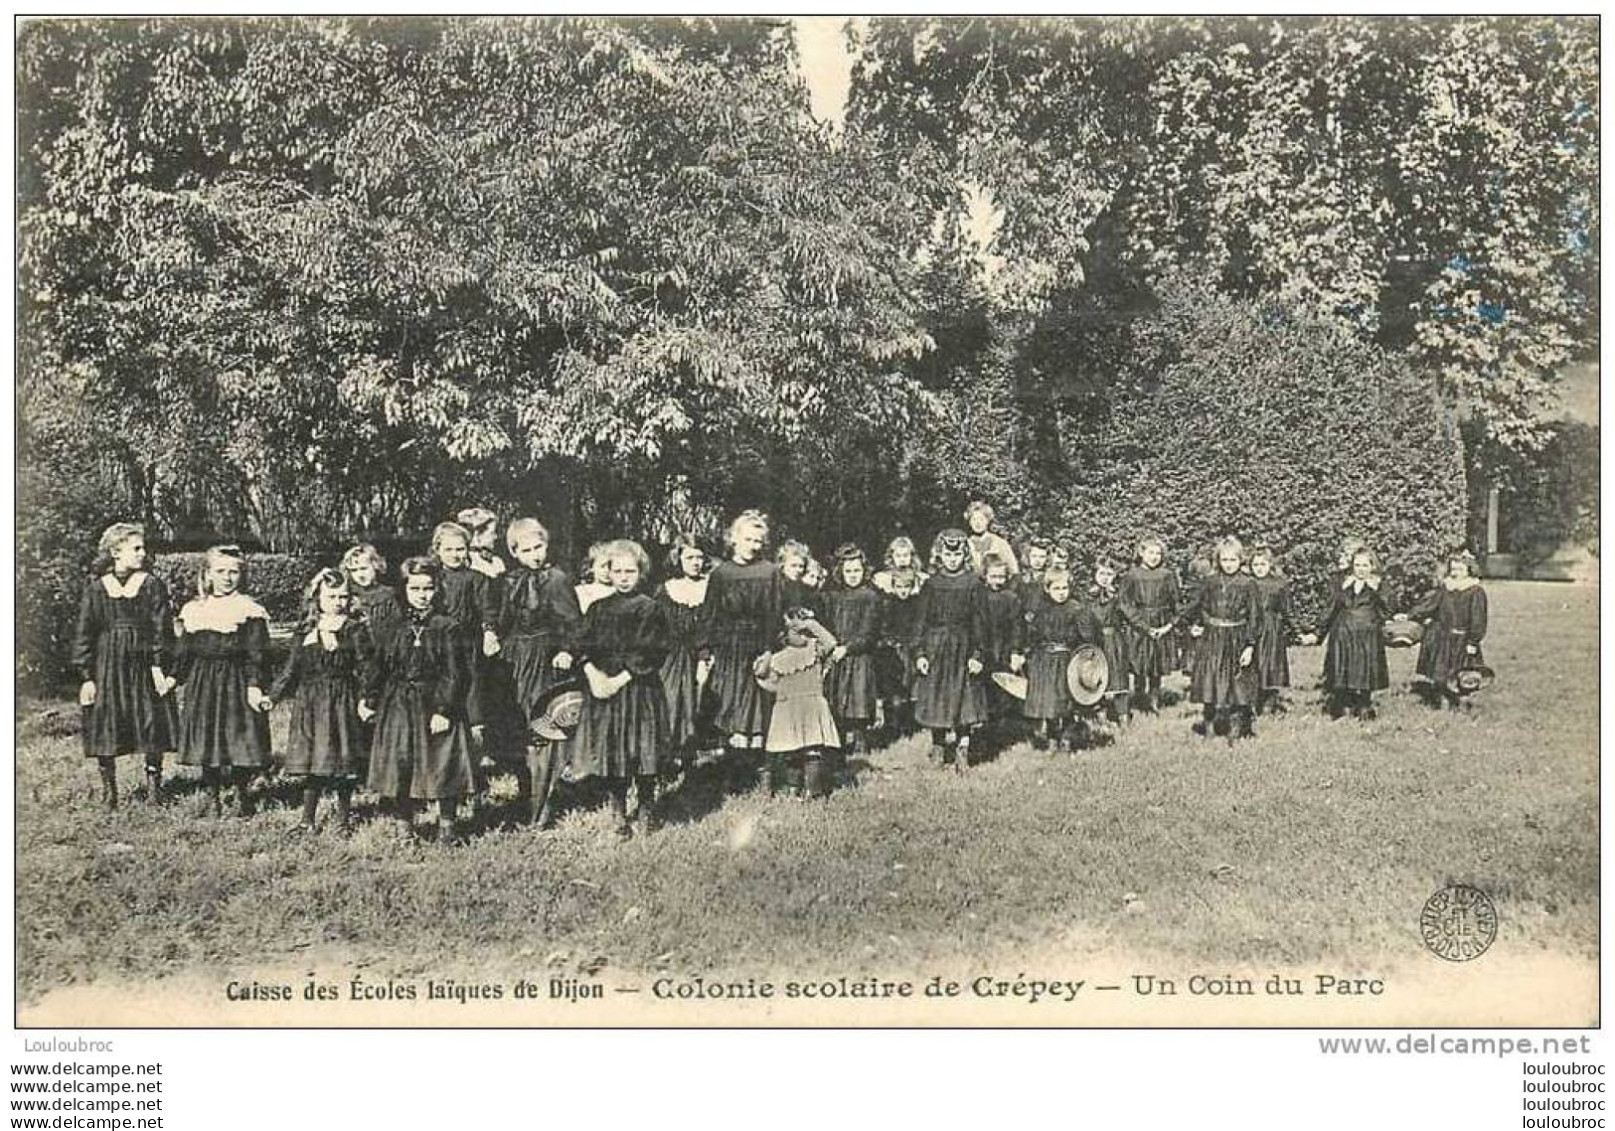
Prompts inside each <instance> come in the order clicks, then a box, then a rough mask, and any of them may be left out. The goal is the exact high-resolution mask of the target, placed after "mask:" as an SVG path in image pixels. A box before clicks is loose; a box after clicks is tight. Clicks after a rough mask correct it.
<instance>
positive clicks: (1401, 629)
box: [1385, 620, 1424, 648]
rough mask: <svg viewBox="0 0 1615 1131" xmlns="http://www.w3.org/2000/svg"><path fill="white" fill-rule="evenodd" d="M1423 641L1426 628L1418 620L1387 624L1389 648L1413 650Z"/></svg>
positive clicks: (1386, 641)
mask: <svg viewBox="0 0 1615 1131" xmlns="http://www.w3.org/2000/svg"><path fill="white" fill-rule="evenodd" d="M1423 639H1424V626H1423V625H1422V624H1420V623H1419V622H1418V621H1416V620H1388V621H1386V622H1385V645H1386V647H1388V648H1411V647H1413V646H1414V645H1415V644H1417V643H1418V642H1419V641H1421V640H1423Z"/></svg>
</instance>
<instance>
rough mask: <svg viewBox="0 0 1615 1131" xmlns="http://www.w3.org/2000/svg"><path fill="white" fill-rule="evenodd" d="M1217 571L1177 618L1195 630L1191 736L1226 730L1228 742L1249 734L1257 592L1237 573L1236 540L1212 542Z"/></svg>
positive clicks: (1239, 552)
mask: <svg viewBox="0 0 1615 1131" xmlns="http://www.w3.org/2000/svg"><path fill="white" fill-rule="evenodd" d="M1215 551H1216V572H1214V573H1212V574H1210V575H1209V576H1207V577H1206V578H1205V580H1203V581H1202V582H1201V583H1200V584H1199V585H1198V586H1196V587H1195V592H1194V598H1193V600H1192V602H1191V604H1190V605H1189V607H1188V608H1186V609H1185V610H1184V611H1183V613H1182V614H1181V615H1180V616H1179V617H1178V621H1179V623H1180V624H1192V625H1194V626H1195V627H1197V628H1199V629H1200V630H1201V631H1200V637H1199V647H1198V648H1197V649H1196V650H1195V661H1194V670H1193V672H1192V673H1191V674H1190V677H1189V697H1190V698H1191V699H1193V700H1194V702H1196V703H1199V704H1200V705H1201V716H1202V717H1201V719H1200V721H1199V722H1197V723H1196V724H1195V726H1194V730H1195V733H1196V734H1199V735H1203V736H1205V737H1210V736H1211V735H1212V734H1215V733H1219V732H1220V733H1226V734H1228V735H1229V741H1230V742H1231V741H1233V739H1235V738H1249V737H1250V736H1251V733H1252V732H1251V709H1252V707H1253V706H1254V705H1255V702H1256V687H1255V678H1254V672H1252V670H1251V664H1252V662H1253V661H1254V660H1255V658H1256V635H1257V596H1256V585H1255V583H1254V582H1253V581H1252V580H1251V578H1250V576H1249V575H1247V574H1244V573H1241V572H1240V570H1241V568H1242V567H1243V566H1244V564H1245V548H1244V547H1243V546H1242V545H1241V544H1240V542H1239V539H1237V538H1232V537H1230V538H1224V539H1222V540H1221V541H1220V542H1218V543H1217V545H1216V547H1215Z"/></svg>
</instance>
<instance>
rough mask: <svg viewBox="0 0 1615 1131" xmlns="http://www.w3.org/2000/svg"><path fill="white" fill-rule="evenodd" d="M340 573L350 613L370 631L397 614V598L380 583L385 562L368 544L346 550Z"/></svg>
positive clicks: (385, 565) (385, 568) (384, 569)
mask: <svg viewBox="0 0 1615 1131" xmlns="http://www.w3.org/2000/svg"><path fill="white" fill-rule="evenodd" d="M342 572H343V574H344V575H346V577H347V579H348V594H349V596H350V597H351V598H352V605H353V608H352V612H353V614H354V615H355V616H357V617H360V618H362V619H363V620H365V621H366V622H368V623H369V624H370V625H371V626H372V627H374V626H375V625H378V624H380V623H381V622H382V621H384V620H386V619H387V618H389V617H392V616H396V615H397V614H398V594H396V593H394V592H393V591H392V589H391V588H390V587H389V586H387V585H386V584H384V583H383V582H382V580H381V579H382V578H383V577H384V576H386V573H387V560H386V559H385V558H383V557H382V556H381V554H380V553H378V552H377V550H376V548H375V547H374V546H372V545H371V544H370V543H368V542H361V543H359V545H357V546H350V547H349V548H348V550H347V552H346V553H344V554H343V555H342Z"/></svg>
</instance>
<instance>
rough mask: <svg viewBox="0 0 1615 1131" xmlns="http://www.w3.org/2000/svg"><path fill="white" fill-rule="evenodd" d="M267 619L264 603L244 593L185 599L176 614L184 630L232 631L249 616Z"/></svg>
mask: <svg viewBox="0 0 1615 1131" xmlns="http://www.w3.org/2000/svg"><path fill="white" fill-rule="evenodd" d="M268 619H269V613H268V612H266V611H265V610H264V607H263V606H262V605H260V604H259V603H258V602H257V601H254V600H253V599H252V598H251V597H249V596H247V595H246V594H245V593H232V594H230V595H229V596H228V597H198V598H196V599H195V600H193V601H187V602H186V603H185V607H184V608H183V609H181V610H180V611H179V618H178V620H179V623H180V625H181V626H182V627H183V629H184V631H186V632H234V631H236V630H237V629H239V628H240V627H241V626H242V625H244V624H246V623H247V622H248V621H249V620H263V621H267V620H268Z"/></svg>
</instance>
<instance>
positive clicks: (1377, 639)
mask: <svg viewBox="0 0 1615 1131" xmlns="http://www.w3.org/2000/svg"><path fill="white" fill-rule="evenodd" d="M1390 613H1391V598H1390V592H1389V590H1388V589H1387V587H1386V586H1385V584H1384V582H1383V581H1382V580H1381V578H1380V565H1379V556H1378V555H1377V554H1375V553H1374V551H1373V550H1371V549H1369V548H1368V547H1367V546H1362V547H1359V548H1358V549H1356V550H1354V551H1353V552H1352V556H1351V565H1350V569H1349V571H1348V572H1347V573H1346V575H1345V576H1344V577H1343V578H1342V579H1341V580H1340V582H1339V584H1338V585H1337V586H1336V588H1335V594H1334V602H1333V603H1332V604H1331V605H1330V607H1329V611H1328V613H1327V614H1325V615H1324V618H1323V620H1322V622H1320V623H1319V625H1318V629H1317V635H1318V636H1325V637H1327V640H1326V641H1325V652H1324V660H1323V686H1324V694H1325V696H1326V697H1327V701H1328V709H1329V716H1330V718H1335V719H1338V718H1340V717H1341V715H1343V714H1345V713H1346V711H1348V710H1350V711H1351V714H1352V717H1353V718H1356V719H1362V720H1365V721H1367V720H1370V719H1373V718H1374V717H1375V713H1374V692H1376V691H1383V690H1385V689H1386V688H1387V687H1389V686H1391V675H1390V668H1389V667H1388V666H1387V665H1386V662H1385V636H1384V625H1385V622H1386V621H1387V620H1388V619H1389V618H1390Z"/></svg>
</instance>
